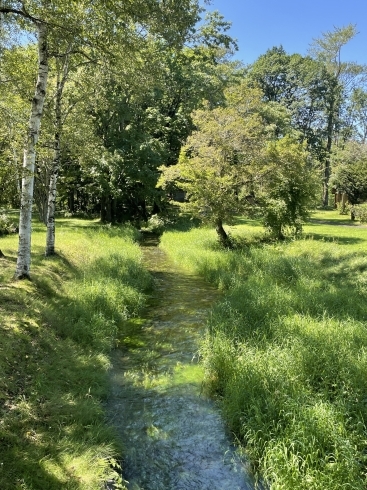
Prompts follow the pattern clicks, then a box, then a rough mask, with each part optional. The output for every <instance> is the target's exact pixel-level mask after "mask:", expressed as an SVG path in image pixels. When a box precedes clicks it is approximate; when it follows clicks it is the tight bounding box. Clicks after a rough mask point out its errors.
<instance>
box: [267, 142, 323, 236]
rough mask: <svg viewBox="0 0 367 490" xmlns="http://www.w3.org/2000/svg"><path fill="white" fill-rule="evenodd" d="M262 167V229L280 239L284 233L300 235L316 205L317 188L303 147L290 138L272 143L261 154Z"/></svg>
mask: <svg viewBox="0 0 367 490" xmlns="http://www.w3.org/2000/svg"><path fill="white" fill-rule="evenodd" d="M264 168H265V169H266V172H265V174H264V179H263V184H262V188H261V187H260V193H259V196H258V199H259V201H260V202H261V206H262V208H263V210H262V214H263V216H264V224H265V226H266V227H267V228H268V229H269V230H270V231H271V232H272V233H273V234H274V235H275V236H276V237H277V238H279V239H282V238H284V236H285V233H286V231H287V230H290V231H291V232H292V233H294V234H299V233H301V232H302V225H303V223H304V222H305V221H306V220H307V219H308V218H309V213H310V210H311V209H312V208H313V207H314V205H315V202H316V195H317V187H318V179H317V178H316V174H315V172H314V170H313V169H312V165H311V161H310V154H309V152H308V151H307V150H306V148H305V144H301V143H299V142H298V141H296V140H295V139H293V138H291V137H290V136H285V137H284V138H281V139H279V140H276V141H271V142H270V143H269V144H268V147H267V149H266V152H265V154H264Z"/></svg>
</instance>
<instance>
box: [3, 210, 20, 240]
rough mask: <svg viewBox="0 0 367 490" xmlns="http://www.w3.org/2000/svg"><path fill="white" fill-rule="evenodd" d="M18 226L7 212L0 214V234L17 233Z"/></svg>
mask: <svg viewBox="0 0 367 490" xmlns="http://www.w3.org/2000/svg"><path fill="white" fill-rule="evenodd" d="M17 231H18V228H17V226H16V225H15V224H14V223H13V222H12V221H11V220H10V218H9V217H8V216H7V215H6V214H0V235H10V234H11V233H17Z"/></svg>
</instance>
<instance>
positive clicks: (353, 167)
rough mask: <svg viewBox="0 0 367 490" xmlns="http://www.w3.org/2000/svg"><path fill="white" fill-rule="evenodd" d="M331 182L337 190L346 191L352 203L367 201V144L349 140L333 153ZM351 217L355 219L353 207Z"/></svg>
mask: <svg viewBox="0 0 367 490" xmlns="http://www.w3.org/2000/svg"><path fill="white" fill-rule="evenodd" d="M332 158H333V160H332V163H333V173H332V175H331V178H330V183H331V185H332V186H333V188H334V191H336V192H345V193H346V195H347V198H348V202H349V203H350V204H352V205H355V204H360V203H363V202H364V201H367V146H366V144H365V143H360V142H357V141H348V142H347V143H346V144H345V145H344V147H343V148H338V149H337V150H336V151H335V152H334V153H333V155H332ZM351 219H354V213H353V209H352V211H351Z"/></svg>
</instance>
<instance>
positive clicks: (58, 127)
mask: <svg viewBox="0 0 367 490" xmlns="http://www.w3.org/2000/svg"><path fill="white" fill-rule="evenodd" d="M68 69H69V64H68V55H66V56H65V61H64V66H63V76H62V78H61V80H60V73H59V72H58V73H57V86H56V97H55V138H54V158H53V162H52V168H51V175H50V186H49V191H48V205H47V233H46V249H45V256H46V257H48V256H50V255H54V254H55V232H56V229H55V211H56V188H57V178H58V175H59V169H60V161H61V146H60V138H61V131H62V120H61V118H62V113H61V104H62V94H63V91H64V86H65V82H66V78H67V75H68Z"/></svg>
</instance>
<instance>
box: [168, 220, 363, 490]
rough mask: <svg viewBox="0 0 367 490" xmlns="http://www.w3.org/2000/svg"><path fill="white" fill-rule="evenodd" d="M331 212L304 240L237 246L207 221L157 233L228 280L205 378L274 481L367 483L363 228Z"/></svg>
mask: <svg viewBox="0 0 367 490" xmlns="http://www.w3.org/2000/svg"><path fill="white" fill-rule="evenodd" d="M328 213H329V214H327V216H326V217H325V216H324V214H321V213H319V214H316V215H314V217H313V220H312V221H311V222H310V224H309V225H307V226H305V234H304V236H303V238H301V239H297V240H289V241H285V242H281V243H277V242H274V243H268V244H266V243H264V242H261V241H258V242H257V243H253V242H251V243H250V245H249V244H245V245H244V246H243V247H242V249H241V248H240V247H239V248H237V249H235V250H232V251H228V250H220V249H219V248H218V247H216V245H215V236H214V235H213V234H212V232H211V231H208V230H207V229H201V230H200V229H197V230H192V231H189V232H186V233H174V232H169V233H167V234H164V235H163V237H162V240H161V246H163V247H164V249H165V250H167V251H168V253H169V254H170V255H171V256H172V257H174V258H175V260H177V261H178V262H180V263H181V264H184V265H185V267H187V268H188V269H190V270H192V271H195V272H197V273H200V274H202V275H203V276H205V277H206V278H207V279H208V280H210V281H212V282H214V283H215V284H216V285H217V286H218V287H220V288H222V289H223V290H225V291H226V294H225V296H224V299H223V301H221V302H220V303H219V304H218V305H217V306H216V307H215V308H214V311H213V313H212V315H211V317H210V321H209V324H208V331H207V335H206V338H205V340H204V342H203V344H202V350H201V353H202V356H203V360H204V367H205V370H206V380H207V384H208V387H209V389H210V390H211V391H212V393H213V394H214V395H216V396H217V397H218V398H219V399H220V400H221V402H222V408H223V413H224V415H225V417H226V420H227V422H228V424H229V426H230V428H231V430H232V431H233V432H234V433H235V434H236V435H237V437H238V438H239V440H240V441H242V444H243V445H244V447H245V450H246V452H247V454H248V455H249V456H250V458H251V461H252V462H253V466H254V470H255V471H258V472H259V473H260V474H261V475H262V477H263V478H264V479H265V481H266V482H268V484H269V485H270V486H271V488H272V489H305V490H306V489H307V490H314V489H320V490H321V489H326V488H332V489H338V488H340V489H341V488H351V489H352V488H353V489H360V490H362V489H363V488H365V486H366V466H367V458H366V423H367V403H366V400H367V382H366V379H367V378H366V372H367V328H366V319H367V287H366V286H367V273H366V270H367V255H366V252H365V251H366V246H367V228H365V227H362V226H354V225H352V226H350V222H349V221H348V220H347V219H346V218H345V217H341V218H338V216H339V215H338V214H337V213H336V212H328ZM254 228H255V229H256V226H255V227H254ZM249 229H250V227H249V226H248V224H247V223H241V224H240V225H238V227H237V229H236V232H237V233H239V234H243V235H244V236H246V233H247V232H248V230H249Z"/></svg>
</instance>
